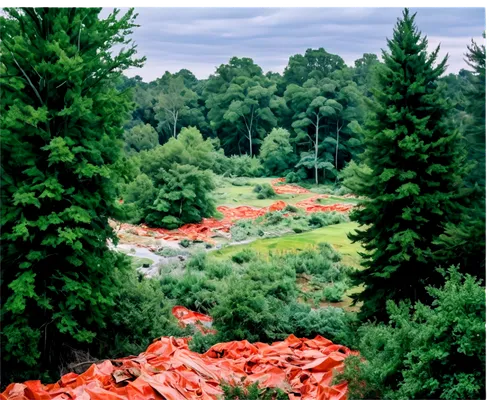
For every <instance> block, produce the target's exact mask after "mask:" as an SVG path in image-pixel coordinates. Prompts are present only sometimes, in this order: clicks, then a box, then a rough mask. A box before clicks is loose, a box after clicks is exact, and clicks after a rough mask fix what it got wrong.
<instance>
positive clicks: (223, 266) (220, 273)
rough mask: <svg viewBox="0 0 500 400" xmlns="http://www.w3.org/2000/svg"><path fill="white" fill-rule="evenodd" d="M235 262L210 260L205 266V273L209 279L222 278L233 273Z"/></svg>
mask: <svg viewBox="0 0 500 400" xmlns="http://www.w3.org/2000/svg"><path fill="white" fill-rule="evenodd" d="M232 272H233V264H231V262H229V261H222V262H214V261H212V262H209V263H208V264H207V265H206V267H205V273H206V276H207V278H208V279H217V280H222V279H224V278H225V277H227V276H229V275H231V273H232Z"/></svg>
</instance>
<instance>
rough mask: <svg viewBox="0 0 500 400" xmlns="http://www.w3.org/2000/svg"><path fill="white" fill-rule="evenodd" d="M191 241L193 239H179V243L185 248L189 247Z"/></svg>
mask: <svg viewBox="0 0 500 400" xmlns="http://www.w3.org/2000/svg"><path fill="white" fill-rule="evenodd" d="M191 243H192V242H191V240H189V239H181V240H180V241H179V245H181V246H182V247H184V248H187V247H189V246H191Z"/></svg>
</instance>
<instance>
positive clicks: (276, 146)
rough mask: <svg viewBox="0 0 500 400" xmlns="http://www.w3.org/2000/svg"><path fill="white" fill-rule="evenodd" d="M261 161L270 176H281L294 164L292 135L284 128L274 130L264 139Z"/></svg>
mask: <svg viewBox="0 0 500 400" xmlns="http://www.w3.org/2000/svg"><path fill="white" fill-rule="evenodd" d="M259 157H260V160H261V161H262V164H263V166H264V168H265V169H266V171H267V173H268V174H269V175H275V176H276V175H278V176H279V175H281V174H283V172H285V171H286V170H287V169H289V167H290V166H291V165H292V164H293V163H294V161H295V159H294V158H295V157H294V153H293V148H292V145H291V144H290V133H289V132H288V131H287V130H286V129H283V128H273V130H272V131H271V132H270V133H269V134H268V135H267V136H266V137H265V138H264V140H263V142H262V146H261V148H260V156H259Z"/></svg>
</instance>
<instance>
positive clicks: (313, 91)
mask: <svg viewBox="0 0 500 400" xmlns="http://www.w3.org/2000/svg"><path fill="white" fill-rule="evenodd" d="M333 90H335V87H334V85H333V83H332V82H331V81H330V80H322V81H321V82H320V83H317V82H316V81H315V80H314V79H309V80H308V81H307V82H306V83H304V85H303V86H298V85H295V84H291V85H289V86H288V87H287V90H286V92H285V98H286V99H287V101H288V102H289V104H290V108H291V109H292V110H294V112H295V114H294V119H295V121H294V122H293V124H292V127H293V128H294V129H295V131H296V132H297V138H296V140H297V141H300V140H306V141H309V142H310V143H311V144H312V148H313V152H314V154H313V167H314V179H315V182H316V184H318V182H319V180H318V169H319V168H320V162H319V157H318V154H319V146H320V129H321V127H322V126H324V125H325V124H326V119H327V118H328V117H331V116H333V115H335V114H336V113H337V112H339V111H340V110H341V108H342V106H341V105H340V104H339V103H338V102H337V101H335V100H334V99H328V98H327V97H326V96H327V95H328V93H329V92H332V91H333ZM310 127H313V129H312V130H310V129H309V128H310ZM310 133H312V137H311V135H310Z"/></svg>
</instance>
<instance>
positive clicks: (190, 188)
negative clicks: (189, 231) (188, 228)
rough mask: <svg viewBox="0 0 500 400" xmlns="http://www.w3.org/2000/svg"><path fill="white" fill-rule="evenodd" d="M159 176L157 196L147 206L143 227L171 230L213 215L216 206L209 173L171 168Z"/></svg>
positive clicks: (211, 176) (183, 168) (180, 167)
mask: <svg viewBox="0 0 500 400" xmlns="http://www.w3.org/2000/svg"><path fill="white" fill-rule="evenodd" d="M160 174H161V180H160V182H159V190H158V196H157V197H156V199H155V200H154V202H153V204H152V206H150V209H151V212H149V213H148V215H146V218H145V221H146V223H148V224H150V225H151V226H160V227H166V228H167V229H174V228H177V227H179V226H181V225H183V224H186V223H194V222H200V221H201V220H202V218H203V217H205V216H212V215H214V214H215V202H214V200H213V199H212V197H211V192H212V191H213V190H214V189H215V185H214V182H213V174H212V172H211V171H201V170H199V169H198V168H197V167H193V166H191V165H179V164H174V165H173V166H172V167H171V168H170V169H169V170H168V172H167V171H165V170H164V169H163V168H161V169H160Z"/></svg>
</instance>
